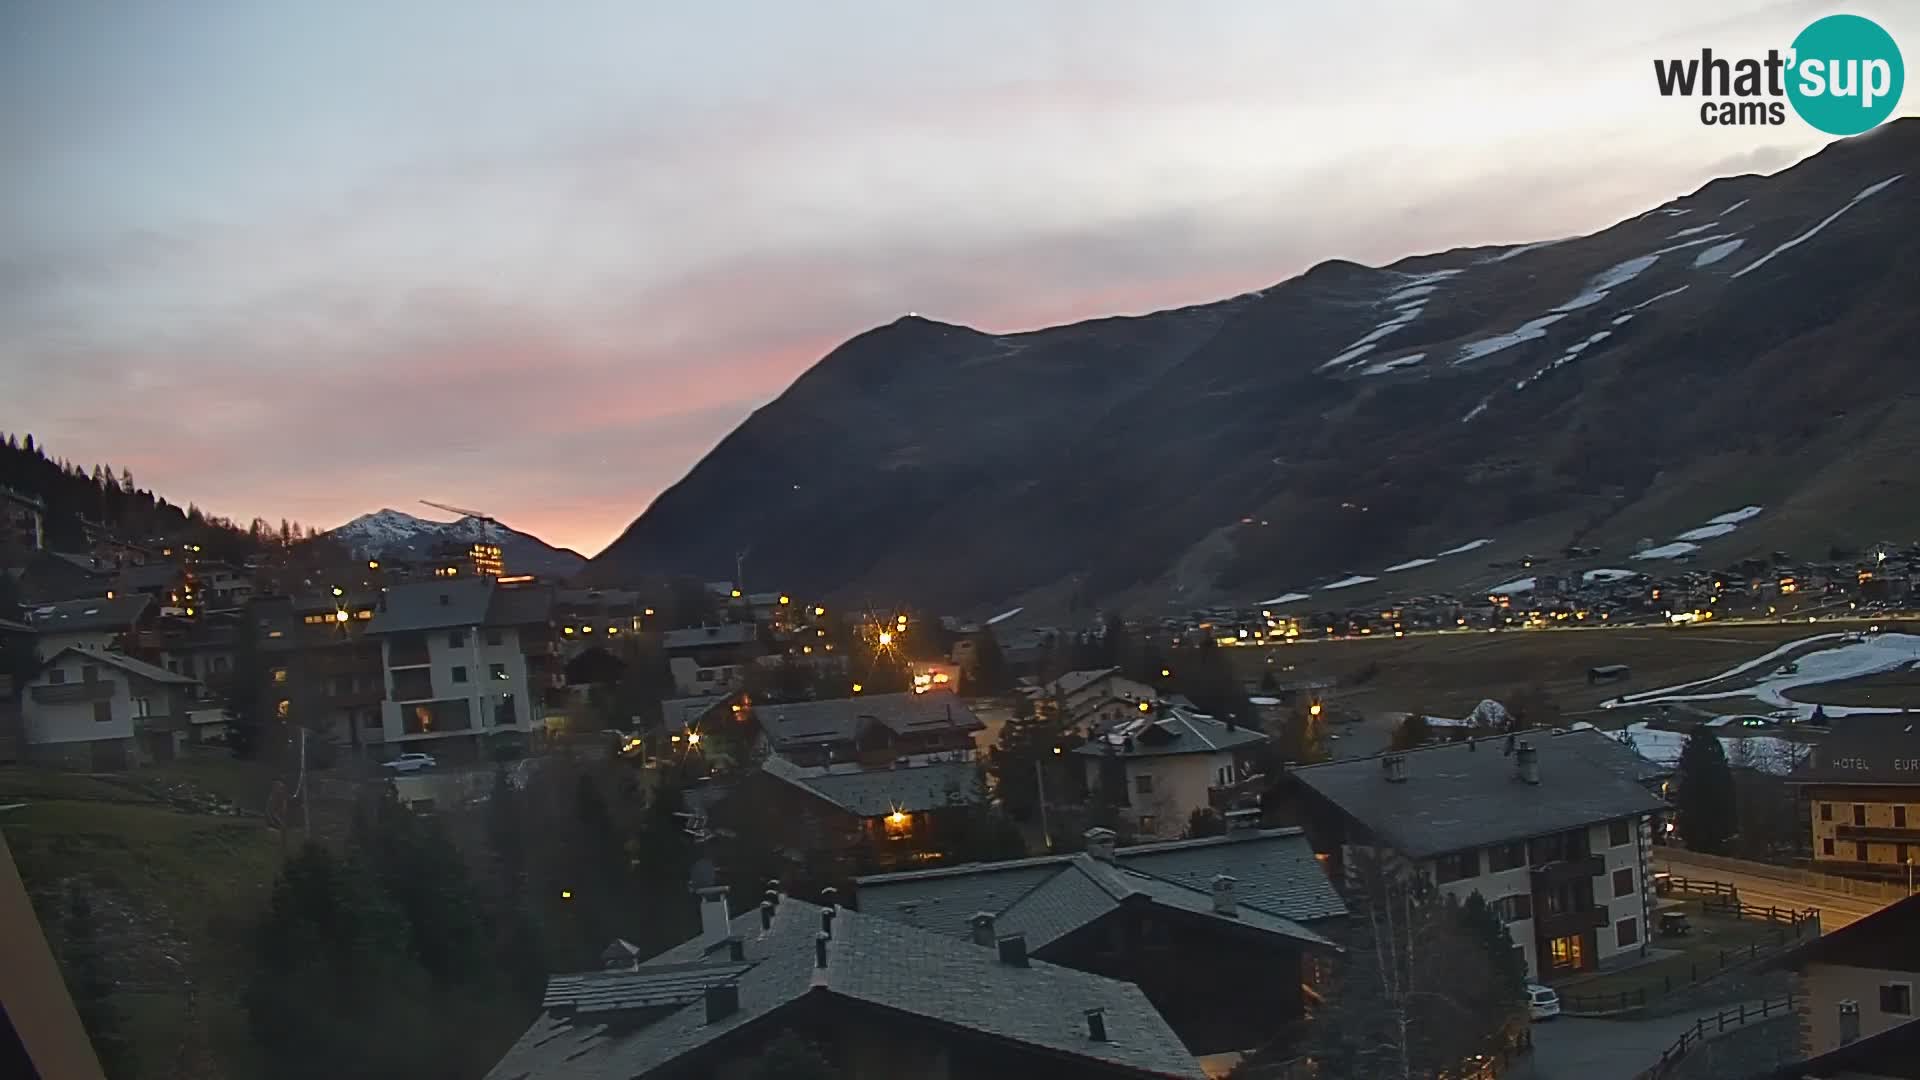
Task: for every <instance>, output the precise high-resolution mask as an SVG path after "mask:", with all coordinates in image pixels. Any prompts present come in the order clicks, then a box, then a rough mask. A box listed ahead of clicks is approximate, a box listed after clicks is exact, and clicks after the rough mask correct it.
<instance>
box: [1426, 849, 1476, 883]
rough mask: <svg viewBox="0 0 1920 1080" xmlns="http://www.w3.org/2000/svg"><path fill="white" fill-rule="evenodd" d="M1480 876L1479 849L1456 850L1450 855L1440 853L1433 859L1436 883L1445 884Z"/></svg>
mask: <svg viewBox="0 0 1920 1080" xmlns="http://www.w3.org/2000/svg"><path fill="white" fill-rule="evenodd" d="M1479 876H1480V849H1479V848H1474V849H1473V850H1471V851H1458V852H1455V853H1453V854H1451V855H1442V856H1440V857H1439V858H1437V859H1435V860H1433V880H1434V884H1436V885H1445V884H1446V883H1447V882H1449V881H1459V880H1461V879H1463V878H1471V877H1479Z"/></svg>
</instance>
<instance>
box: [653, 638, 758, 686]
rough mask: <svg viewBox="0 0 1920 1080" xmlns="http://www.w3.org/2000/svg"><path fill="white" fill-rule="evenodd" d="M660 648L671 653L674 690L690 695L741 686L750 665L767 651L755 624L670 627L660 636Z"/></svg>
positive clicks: (669, 657) (668, 660) (669, 667)
mask: <svg viewBox="0 0 1920 1080" xmlns="http://www.w3.org/2000/svg"><path fill="white" fill-rule="evenodd" d="M660 648H661V650H662V651H664V652H665V653H666V654H667V669H668V670H669V671H671V672H672V673H673V687H674V692H675V693H677V694H680V695H682V696H686V697H691V696H693V695H695V694H725V693H729V692H731V691H734V690H738V689H740V687H741V684H742V683H743V682H744V680H745V679H746V673H747V667H748V665H750V664H752V663H753V662H754V660H755V659H757V658H758V657H759V656H760V655H761V654H762V653H763V652H764V651H765V650H763V649H762V648H761V645H760V637H759V630H758V628H756V627H755V626H754V625H753V624H752V623H723V624H721V625H719V626H695V627H689V628H687V629H684V630H669V631H667V632H666V633H664V634H661V635H660Z"/></svg>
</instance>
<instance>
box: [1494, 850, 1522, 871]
mask: <svg viewBox="0 0 1920 1080" xmlns="http://www.w3.org/2000/svg"><path fill="white" fill-rule="evenodd" d="M1525 865H1527V845H1525V844H1501V845H1500V846H1499V847H1490V848H1488V849H1487V869H1488V870H1515V869H1518V868H1520V867H1522V866H1525Z"/></svg>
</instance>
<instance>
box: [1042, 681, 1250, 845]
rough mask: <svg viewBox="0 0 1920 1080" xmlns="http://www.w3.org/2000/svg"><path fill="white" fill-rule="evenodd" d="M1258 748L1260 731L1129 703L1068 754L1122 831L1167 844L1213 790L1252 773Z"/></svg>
mask: <svg viewBox="0 0 1920 1080" xmlns="http://www.w3.org/2000/svg"><path fill="white" fill-rule="evenodd" d="M1266 743H1267V736H1266V734H1265V733H1263V732H1260V731H1257V730H1255V729H1253V728H1247V727H1240V726H1238V725H1236V724H1234V723H1232V722H1231V721H1227V722H1222V721H1219V720H1215V719H1214V718H1213V717H1211V716H1207V715H1205V714H1203V713H1200V712H1197V711H1195V710H1192V709H1187V708H1182V707H1179V706H1175V705H1162V706H1160V707H1159V708H1157V709H1155V710H1154V711H1152V712H1146V713H1143V712H1140V711H1139V707H1138V705H1135V706H1134V707H1133V709H1132V711H1131V712H1130V713H1128V714H1126V719H1124V720H1120V721H1116V722H1115V723H1113V724H1111V725H1109V726H1107V727H1106V728H1104V729H1103V730H1102V731H1101V733H1099V734H1097V735H1095V736H1094V737H1093V738H1091V739H1089V740H1088V741H1087V742H1086V743H1084V744H1082V745H1080V746H1077V747H1075V748H1074V751H1073V753H1074V755H1075V756H1076V757H1077V758H1078V759H1079V760H1080V761H1081V763H1082V765H1083V767H1084V768H1085V770H1086V783H1087V790H1088V791H1089V792H1090V793H1092V796H1091V797H1093V798H1095V799H1099V800H1102V801H1104V802H1107V803H1110V804H1112V805H1114V806H1117V807H1119V808H1120V813H1121V817H1122V819H1123V820H1124V822H1125V824H1126V830H1127V831H1128V832H1130V833H1132V834H1134V835H1136V836H1139V837H1142V838H1145V837H1158V838H1161V839H1174V838H1177V837H1179V836H1180V835H1181V834H1182V833H1184V832H1185V831H1186V827H1187V821H1188V819H1189V818H1190V817H1191V816H1192V814H1193V812H1194V811H1195V810H1202V809H1206V808H1209V807H1211V806H1213V805H1214V803H1215V801H1216V800H1215V798H1214V793H1215V792H1216V791H1222V790H1225V789H1228V788H1232V787H1233V786H1234V785H1235V784H1238V783H1239V782H1241V781H1243V780H1245V779H1247V778H1248V777H1249V776H1250V775H1252V773H1253V769H1254V767H1255V766H1254V755H1255V754H1256V753H1257V752H1258V751H1259V750H1260V748H1261V747H1263V746H1265V745H1266Z"/></svg>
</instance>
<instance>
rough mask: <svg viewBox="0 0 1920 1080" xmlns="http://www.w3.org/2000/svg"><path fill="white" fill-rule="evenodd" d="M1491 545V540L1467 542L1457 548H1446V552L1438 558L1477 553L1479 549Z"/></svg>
mask: <svg viewBox="0 0 1920 1080" xmlns="http://www.w3.org/2000/svg"><path fill="white" fill-rule="evenodd" d="M1491 543H1493V541H1492V540H1490V539H1484V538H1483V539H1480V540H1469V541H1467V542H1466V543H1464V544H1461V545H1460V546H1459V547H1450V548H1448V549H1447V550H1445V551H1443V552H1441V553H1440V555H1439V556H1438V557H1440V558H1445V557H1446V556H1448V555H1465V554H1466V553H1467V552H1469V551H1478V550H1479V549H1481V548H1483V547H1486V546H1487V545H1488V544H1491Z"/></svg>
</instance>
